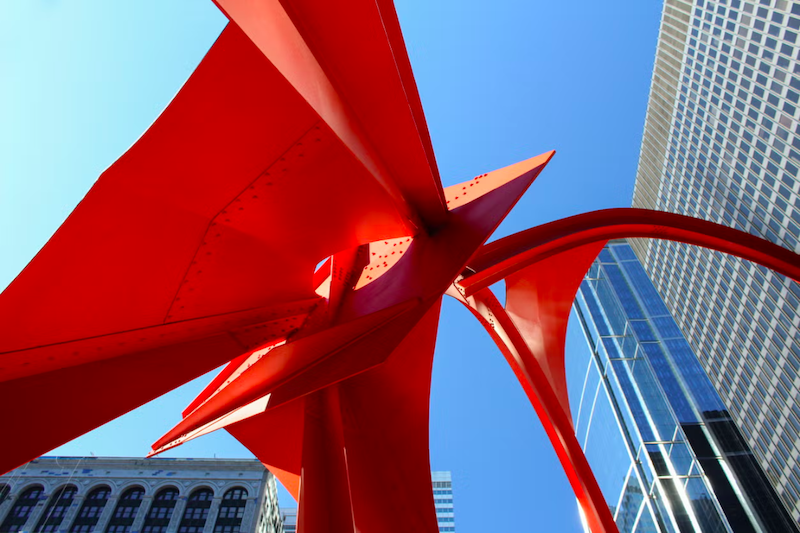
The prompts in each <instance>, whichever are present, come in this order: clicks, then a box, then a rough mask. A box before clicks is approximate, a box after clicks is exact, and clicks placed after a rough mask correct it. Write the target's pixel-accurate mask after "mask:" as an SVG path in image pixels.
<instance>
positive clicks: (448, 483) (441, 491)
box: [281, 472, 456, 533]
mask: <svg viewBox="0 0 800 533" xmlns="http://www.w3.org/2000/svg"><path fill="white" fill-rule="evenodd" d="M431 484H432V485H433V502H434V504H435V505H436V521H437V522H438V524H439V531H440V532H443V533H445V532H451V531H455V530H456V526H455V518H454V514H453V480H452V477H451V475H450V472H431ZM281 520H282V521H283V531H284V533H295V531H297V508H296V507H281Z"/></svg>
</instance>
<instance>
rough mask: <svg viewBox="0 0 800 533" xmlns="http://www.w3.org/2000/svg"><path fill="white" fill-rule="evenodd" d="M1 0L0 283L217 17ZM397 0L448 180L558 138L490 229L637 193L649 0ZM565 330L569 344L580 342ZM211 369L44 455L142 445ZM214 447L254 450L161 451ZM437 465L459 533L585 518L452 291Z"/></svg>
mask: <svg viewBox="0 0 800 533" xmlns="http://www.w3.org/2000/svg"><path fill="white" fill-rule="evenodd" d="M3 8H4V14H3V16H2V17H0V228H2V230H0V250H2V252H0V288H2V287H4V286H6V285H7V284H8V283H9V282H10V281H11V280H12V279H13V278H14V276H15V275H16V274H17V273H18V272H19V271H20V270H21V269H22V268H23V267H24V266H25V264H26V263H27V262H28V261H29V260H30V259H31V258H32V257H33V255H34V254H35V253H36V252H37V251H38V249H39V248H41V246H42V245H43V244H44V243H45V242H46V241H47V239H48V238H49V237H50V235H51V234H52V233H53V232H54V231H55V229H56V228H57V227H58V225H59V224H60V223H61V222H62V221H63V220H64V218H65V217H66V216H67V215H68V214H69V212H70V211H71V210H72V208H74V206H75V205H76V204H77V202H78V201H80V199H81V198H82V196H83V195H84V194H85V193H86V191H87V190H88V189H89V187H91V185H92V184H93V183H94V181H95V179H96V178H97V176H98V175H99V174H100V173H101V172H102V171H103V170H104V169H105V168H107V167H108V166H109V165H110V164H111V163H112V162H113V161H114V160H115V159H116V158H117V157H119V155H120V154H122V153H123V152H124V151H125V150H126V149H127V148H128V147H129V146H130V145H131V144H133V143H134V142H135V141H136V139H137V138H138V137H139V136H140V135H141V133H142V132H143V131H144V130H145V129H146V128H147V127H148V125H149V124H150V123H151V122H152V121H153V120H154V119H155V118H156V116H157V115H158V113H159V112H160V111H161V110H162V109H163V108H164V107H165V106H166V105H167V103H168V102H169V101H170V99H171V98H172V97H173V96H174V95H175V93H176V92H177V91H178V89H179V88H180V86H181V85H182V83H183V82H184V81H185V80H186V78H187V77H188V76H189V74H190V73H191V71H192V70H193V68H194V67H195V66H196V65H197V63H198V62H199V61H200V59H201V58H202V56H203V54H204V53H205V51H206V50H207V49H208V47H209V46H210V45H211V43H212V42H213V41H214V39H215V38H216V36H217V35H218V34H219V32H220V31H221V29H222V27H223V26H224V24H225V22H226V20H225V18H224V17H223V16H222V15H221V14H220V13H219V11H218V10H217V9H216V8H215V7H214V6H213V4H211V2H210V1H206V0H169V1H163V0H162V1H161V2H157V1H153V0H147V1H144V0H140V1H137V2H132V1H116V0H115V1H114V2H108V1H100V0H92V1H89V0H86V1H82V2H65V1H59V0H38V1H36V0H28V1H24V2H23V1H18V2H7V3H4V6H3ZM397 10H398V13H399V16H400V21H401V24H402V27H403V31H404V35H405V38H406V43H407V46H408V49H409V55H410V56H411V61H412V65H413V67H414V72H415V75H416V78H417V83H418V85H419V88H420V93H421V96H422V102H423V105H424V107H425V112H426V116H427V118H428V125H429V127H430V131H431V135H432V138H433V144H434V149H435V151H436V156H437V160H438V163H439V167H440V170H441V175H442V179H443V181H444V184H445V185H450V184H453V183H457V182H460V181H463V180H465V179H468V178H470V177H472V176H474V175H477V174H480V173H483V172H488V171H490V170H493V169H495V168H499V167H502V166H505V165H508V164H511V163H514V162H516V161H518V160H521V159H525V158H528V157H531V156H533V155H536V154H538V153H541V152H544V151H547V150H550V149H556V150H557V151H558V153H557V155H556V157H555V159H554V160H553V161H552V162H551V164H550V166H549V167H548V168H547V170H546V171H545V172H544V173H543V174H542V175H541V176H540V178H539V180H538V181H537V182H536V183H535V184H534V186H533V187H532V188H531V189H530V190H529V192H528V193H527V195H526V196H525V197H524V198H523V200H522V201H521V202H520V203H519V204H518V205H517V207H516V209H515V210H514V211H513V212H512V214H511V215H510V216H509V218H508V219H507V220H506V222H504V224H503V225H502V226H501V228H500V229H499V231H498V233H497V234H496V236H502V235H506V234H508V233H512V232H515V231H519V230H521V229H525V228H527V227H530V226H533V225H537V224H540V223H543V222H547V221H550V220H553V219H556V218H560V217H564V216H569V215H572V214H576V213H579V212H583V211H589V210H593V209H600V208H606V207H620V206H628V205H630V201H631V195H632V190H633V182H634V178H635V173H636V165H637V160H638V154H639V145H640V142H641V134H642V128H643V125H644V117H645V111H646V105H647V95H648V89H649V83H650V76H651V73H652V64H653V58H654V54H655V45H656V37H657V32H658V23H659V19H660V11H661V4H660V3H659V2H630V1H621V0H617V1H614V0H609V1H605V2H596V1H590V0H575V1H573V2H549V1H547V2H545V1H532V0H519V1H505V0H495V1H493V2H485V1H484V2H477V1H475V0H462V1H455V0H437V1H436V2H426V1H422V0H398V1H397ZM572 326H574V327H572V328H571V331H570V335H569V343H568V353H567V357H569V356H570V353H578V351H581V350H585V349H586V347H585V343H584V342H583V340H582V338H581V336H580V333H579V332H578V331H577V326H576V325H575V324H572ZM208 379H209V378H208V377H206V378H205V381H207V380H208ZM205 381H203V380H202V379H201V380H197V381H196V382H193V383H191V384H189V385H187V386H186V387H184V388H182V389H180V390H178V391H175V392H173V393H170V394H168V395H166V396H164V397H162V398H160V399H159V400H157V401H155V402H153V403H151V404H150V405H147V406H144V407H142V408H140V409H138V410H136V411H134V412H132V413H130V414H128V415H126V416H124V417H121V418H120V419H118V420H116V421H114V422H112V423H111V424H109V425H107V426H105V427H104V428H101V429H99V430H97V431H95V432H93V433H91V434H89V435H86V436H84V437H82V438H80V439H77V440H76V441H74V442H72V443H69V444H67V445H64V446H62V447H61V448H59V449H58V450H56V452H55V453H59V454H62V455H84V454H86V455H88V454H89V453H94V454H96V455H129V456H137V455H144V454H145V453H147V451H148V450H149V445H150V443H152V442H153V441H154V440H155V439H156V438H158V437H159V436H160V435H161V434H163V433H164V432H165V431H166V430H167V429H169V428H170V427H171V426H172V425H173V424H174V423H175V422H177V420H178V419H179V415H180V411H181V409H182V408H183V407H185V405H186V404H187V403H188V402H189V401H190V400H191V398H192V397H193V396H194V394H195V393H196V392H197V391H199V390H200V389H201V388H202V386H203V384H204V382H205ZM65 401H68V399H65ZM276 438H280V435H276ZM215 454H216V455H217V456H218V457H225V456H228V457H230V456H235V457H242V456H248V452H247V451H246V450H244V449H243V448H242V447H241V446H240V445H238V443H236V442H235V441H233V439H231V438H230V437H228V435H227V434H225V433H224V432H221V433H217V434H214V435H210V436H208V437H204V438H202V439H198V440H196V441H194V442H193V443H190V444H189V445H186V446H184V447H182V448H178V449H177V450H175V451H174V452H173V455H174V456H204V457H211V456H214V455H215ZM431 461H432V467H433V468H434V469H441V470H452V471H453V478H454V493H455V508H456V526H457V530H458V531H459V532H460V533H471V532H476V533H477V532H484V531H487V530H495V531H503V530H510V531H517V532H528V531H531V532H532V531H542V532H561V531H563V532H570V531H580V524H579V520H578V513H577V508H576V504H575V500H574V496H573V495H572V492H571V490H570V488H569V485H568V484H567V481H566V477H565V476H564V474H563V473H562V471H561V468H560V465H559V464H558V461H557V459H556V457H555V454H554V453H553V452H552V449H551V447H550V445H549V443H548V442H547V439H546V437H545V435H544V433H543V431H542V428H541V425H540V423H539V422H538V420H537V419H536V417H535V414H534V413H533V409H532V408H531V407H530V404H529V403H528V401H527V399H526V398H525V396H524V394H523V392H522V389H521V388H520V387H519V386H518V384H517V383H516V382H515V381H514V377H513V375H512V373H511V371H510V370H509V369H508V367H507V366H506V365H505V362H504V361H503V358H502V356H501V354H500V353H499V351H498V350H497V349H496V348H495V347H494V346H493V345H492V343H491V340H490V339H489V337H488V335H486V333H485V332H483V331H482V330H481V329H480V327H479V326H478V324H477V322H475V321H474V319H472V317H471V316H469V315H468V313H467V312H466V311H465V310H463V309H461V308H460V307H459V305H456V304H455V302H450V301H446V302H445V306H444V310H443V313H442V320H441V328H440V334H439V338H438V344H437V353H436V359H435V363H434V375H433V388H432V398H431ZM287 498H288V496H287V495H286V493H282V499H283V501H286V500H287Z"/></svg>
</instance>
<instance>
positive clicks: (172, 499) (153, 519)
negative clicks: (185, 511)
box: [142, 488, 178, 533]
mask: <svg viewBox="0 0 800 533" xmlns="http://www.w3.org/2000/svg"><path fill="white" fill-rule="evenodd" d="M177 501H178V491H177V489H173V488H170V489H164V490H162V491H159V492H158V494H156V497H155V498H154V499H153V503H152V504H151V505H150V512H149V513H147V517H146V518H145V519H144V528H142V533H164V531H166V530H167V526H168V525H169V519H170V518H172V511H174V510H175V503H176V502H177Z"/></svg>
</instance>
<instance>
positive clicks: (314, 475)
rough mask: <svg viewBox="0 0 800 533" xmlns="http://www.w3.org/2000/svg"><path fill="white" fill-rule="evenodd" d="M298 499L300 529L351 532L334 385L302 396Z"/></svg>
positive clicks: (308, 532)
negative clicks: (303, 409) (304, 403)
mask: <svg viewBox="0 0 800 533" xmlns="http://www.w3.org/2000/svg"><path fill="white" fill-rule="evenodd" d="M299 503H300V507H299V509H298V531H299V532H300V533H354V531H355V526H354V523H353V510H352V504H351V501H350V486H349V484H348V482H347V455H346V451H345V449H344V436H343V434H342V417H341V411H340V408H339V390H338V388H337V387H330V388H327V389H324V390H321V391H319V392H315V393H313V394H310V395H309V396H308V397H307V398H306V413H305V429H304V432H303V466H302V473H301V478H300V502H299Z"/></svg>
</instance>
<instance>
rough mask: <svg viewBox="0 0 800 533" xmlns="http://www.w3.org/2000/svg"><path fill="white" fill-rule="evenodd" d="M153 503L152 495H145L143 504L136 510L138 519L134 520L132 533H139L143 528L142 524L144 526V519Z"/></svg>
mask: <svg viewBox="0 0 800 533" xmlns="http://www.w3.org/2000/svg"><path fill="white" fill-rule="evenodd" d="M152 503H153V497H152V496H145V497H144V498H142V504H141V505H140V506H139V509H138V510H137V511H136V519H135V520H134V521H133V525H132V526H131V533H139V531H141V530H142V526H144V519H145V517H147V513H149V512H150V505H151V504H152Z"/></svg>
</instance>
